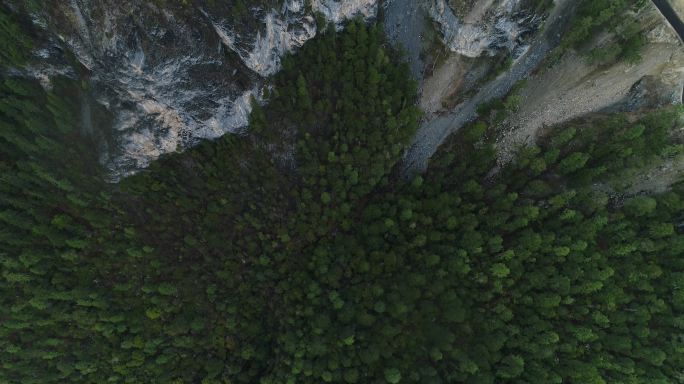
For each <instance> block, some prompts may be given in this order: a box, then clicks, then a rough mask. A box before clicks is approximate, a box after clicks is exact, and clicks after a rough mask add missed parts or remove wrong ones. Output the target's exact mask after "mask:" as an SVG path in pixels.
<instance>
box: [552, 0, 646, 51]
mask: <svg viewBox="0 0 684 384" xmlns="http://www.w3.org/2000/svg"><path fill="white" fill-rule="evenodd" d="M645 3H646V2H645V1H643V0H581V1H580V2H579V5H578V9H577V11H576V14H575V16H574V18H573V20H572V24H571V26H570V29H569V30H568V32H567V33H566V34H565V35H564V37H563V41H562V43H561V45H560V47H559V51H558V52H556V55H559V54H560V53H562V52H564V51H566V50H567V49H568V48H579V47H581V46H582V45H583V44H585V43H587V42H588V41H590V40H592V39H593V38H594V37H595V36H597V35H599V33H600V32H601V31H609V32H611V33H612V34H613V37H612V38H611V39H610V41H609V43H608V44H607V45H606V44H603V45H601V46H599V47H596V48H594V49H592V50H591V51H590V52H589V55H588V56H589V59H590V61H592V62H596V63H599V64H610V63H613V62H615V61H617V60H621V59H624V60H627V61H628V62H636V61H638V60H639V59H640V58H641V56H640V52H641V49H642V48H643V47H644V46H645V45H646V39H645V37H644V34H643V31H642V28H641V24H640V20H639V19H638V16H637V15H636V12H637V11H638V10H639V9H641V8H643V6H644V4H645Z"/></svg>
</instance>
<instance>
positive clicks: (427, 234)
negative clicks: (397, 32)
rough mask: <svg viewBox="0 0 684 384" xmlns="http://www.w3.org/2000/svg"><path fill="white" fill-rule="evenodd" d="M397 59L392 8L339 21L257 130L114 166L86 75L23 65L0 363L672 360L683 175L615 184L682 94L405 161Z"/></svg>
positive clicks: (408, 99)
mask: <svg viewBox="0 0 684 384" xmlns="http://www.w3.org/2000/svg"><path fill="white" fill-rule="evenodd" d="M4 63H5V64H7V62H4ZM396 63H397V56H396V53H395V52H394V51H392V50H391V49H389V48H387V44H386V41H385V40H384V38H383V36H382V34H381V29H380V27H378V26H365V25H363V24H362V23H360V22H352V23H351V24H350V25H349V26H348V28H347V29H346V30H345V31H344V32H339V33H338V32H335V31H334V30H332V29H329V30H328V32H326V33H325V34H323V35H321V36H319V37H317V38H316V39H314V40H313V41H312V42H311V43H308V44H307V45H305V46H304V47H303V48H302V49H301V50H300V52H299V53H298V54H297V55H296V56H292V57H288V58H286V59H285V60H284V61H283V67H284V68H283V71H282V72H281V73H280V74H278V75H276V76H275V78H273V79H272V81H273V85H274V87H273V92H271V95H270V98H269V105H268V106H267V107H262V106H259V105H258V104H255V108H254V111H253V113H252V116H251V123H250V124H251V127H250V128H251V129H250V130H249V133H248V134H245V135H243V136H225V137H223V138H220V139H218V140H216V141H213V142H204V143H201V144H199V145H198V146H197V147H195V148H193V149H192V150H189V151H187V152H185V153H183V154H174V155H170V156H166V157H163V158H162V159H160V160H159V161H157V162H155V163H154V164H152V165H151V167H150V169H148V170H146V171H144V172H141V173H140V174H138V175H136V176H133V177H130V178H128V179H125V180H123V181H122V182H121V183H120V184H117V185H106V184H104V183H102V182H101V181H100V180H101V179H102V175H101V174H100V171H99V170H98V169H93V168H92V167H90V166H87V165H86V164H92V162H91V161H84V159H89V157H94V156H95V154H92V153H90V152H89V150H88V148H89V146H88V145H87V143H86V141H85V140H84V139H83V138H81V137H80V136H79V135H78V132H79V130H78V124H77V123H76V120H74V118H73V117H74V116H78V113H77V110H75V108H76V107H75V104H76V101H77V98H76V97H75V96H74V95H75V94H76V91H75V87H78V86H79V85H78V84H73V82H71V81H68V80H65V79H62V80H61V81H58V82H56V83H55V88H54V89H53V90H52V91H51V92H46V91H44V90H43V89H42V88H40V87H39V86H38V85H37V84H35V83H34V82H31V81H26V80H20V79H16V78H8V77H3V78H2V81H0V97H1V99H0V170H1V171H2V172H1V173H0V179H1V181H2V182H1V183H0V222H2V226H0V265H1V266H2V269H1V273H0V293H1V295H0V319H2V322H0V362H1V363H0V364H1V365H2V369H0V382H8V383H15V382H16V383H63V382H68V383H105V382H111V383H134V382H143V383H148V382H153V383H246V384H253V383H325V382H332V383H391V384H394V383H495V382H496V383H498V382H512V383H525V382H535V383H536V382H539V383H547V382H548V383H564V382H572V383H613V382H615V383H640V382H649V383H650V382H676V380H678V377H679V376H678V375H679V371H680V370H681V367H682V366H684V358H683V357H682V353H681V352H682V348H683V347H682V346H683V345H684V341H683V340H684V336H682V332H681V328H682V327H683V326H684V325H683V324H684V321H683V320H682V319H683V318H684V293H682V290H681V289H680V288H679V287H682V286H684V262H683V261H682V260H684V259H682V252H684V233H682V231H683V229H682V226H681V221H682V217H684V202H683V201H682V199H681V195H682V186H674V187H673V189H672V190H671V191H669V192H666V193H662V194H656V195H641V196H627V197H625V196H624V194H623V193H622V192H620V191H621V189H620V187H621V186H623V184H624V183H625V182H626V181H627V180H628V179H629V176H633V175H635V174H636V173H637V172H639V171H641V170H643V169H645V168H648V167H650V166H652V165H653V164H658V163H659V162H662V160H663V159H667V158H670V157H672V156H676V155H677V154H678V152H679V149H678V148H680V147H678V146H677V143H673V142H672V139H671V138H670V135H669V132H670V131H671V128H672V127H673V125H674V122H675V121H676V118H677V113H678V112H677V111H673V110H662V111H658V112H657V113H653V114H650V115H647V116H644V117H643V118H642V119H640V120H639V121H636V122H634V121H628V120H627V119H626V118H624V117H619V116H618V117H615V118H611V119H604V120H594V121H591V122H590V123H587V124H585V125H579V124H578V125H574V124H573V125H572V126H569V127H565V128H562V129H561V130H560V131H556V132H553V133H554V134H553V136H549V137H543V138H541V140H540V141H539V145H538V146H537V147H532V148H526V149H523V150H521V151H520V154H519V156H518V157H517V159H516V160H515V161H514V162H513V163H511V164H508V165H506V166H502V167H501V168H500V169H499V170H498V172H497V173H496V174H494V173H492V172H491V170H492V168H493V167H494V166H495V165H496V153H495V151H494V150H493V148H492V146H491V145H489V144H488V143H487V141H486V140H485V138H484V137H483V135H484V133H485V130H486V125H485V124H483V123H479V124H476V125H474V126H473V127H470V128H467V129H464V130H462V131H461V132H460V134H461V135H462V137H458V138H456V139H455V141H454V144H452V145H451V146H446V147H445V148H444V150H443V151H442V152H440V153H439V154H438V155H437V156H436V157H435V158H434V159H433V160H432V162H431V166H430V169H429V171H428V172H427V173H426V174H425V175H423V176H420V177H416V178H415V179H413V180H412V181H411V182H407V183H404V182H402V181H401V180H399V178H395V177H393V168H394V167H395V166H396V165H397V164H398V163H399V162H400V157H401V154H402V151H403V150H404V149H405V147H406V145H407V143H408V141H409V139H410V138H411V136H412V135H413V134H414V131H415V128H416V127H417V122H418V118H419V113H418V110H417V109H416V108H415V107H414V106H413V104H414V101H415V86H414V84H412V83H411V82H410V81H408V80H407V79H408V78H409V75H408V71H407V68H406V67H405V65H398V64H396ZM7 65H9V64H7ZM2 73H5V72H2ZM39 106H45V108H41V107H39ZM454 148H457V149H458V151H454V150H453V149H454Z"/></svg>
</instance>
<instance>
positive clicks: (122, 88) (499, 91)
mask: <svg viewBox="0 0 684 384" xmlns="http://www.w3.org/2000/svg"><path fill="white" fill-rule="evenodd" d="M8 1H9V0H8ZM671 2H672V4H673V6H674V7H675V8H676V9H678V10H679V11H681V12H684V1H683V0H671ZM26 3H27V2H23V1H18V0H15V1H10V2H9V4H10V5H11V6H13V7H15V8H17V9H20V8H22V7H23V4H26ZM28 3H30V2H28ZM181 3H182V4H185V5H181ZM186 3H187V4H186ZM243 3H245V2H244V1H243ZM246 3H249V6H247V7H242V8H240V7H238V6H237V5H236V4H237V3H235V2H230V1H227V2H210V1H196V2H193V1H191V0H187V1H184V2H177V1H173V2H172V1H164V0H156V1H139V0H123V1H113V0H64V1H59V2H52V3H51V4H50V6H47V7H34V8H30V7H29V8H28V9H26V8H22V11H23V12H28V13H29V14H30V16H31V20H32V22H33V24H34V26H35V27H36V29H38V30H40V31H41V33H42V35H43V36H44V38H43V39H42V41H41V44H39V45H38V46H37V47H36V48H35V51H34V52H33V54H34V58H35V60H33V62H32V64H31V65H29V66H28V67H27V68H26V69H25V70H24V71H23V72H22V73H15V74H17V75H25V76H32V77H35V78H37V79H39V80H40V81H41V83H42V84H43V85H44V86H45V87H46V88H49V87H51V83H52V81H53V79H54V78H55V77H56V76H68V77H71V78H73V79H74V80H78V81H81V83H83V84H84V89H83V100H82V119H81V120H82V125H83V127H84V130H85V131H86V132H90V133H92V134H93V135H97V136H98V137H100V138H101V140H100V142H101V143H102V148H101V153H102V160H101V161H102V163H103V164H104V165H105V166H106V167H107V168H108V169H109V171H110V174H111V177H112V180H117V179H118V178H120V177H122V176H125V175H128V174H130V173H133V172H135V171H137V170H139V169H141V168H144V167H146V166H147V165H148V164H149V163H150V161H152V160H154V159H156V158H158V157H159V156H161V155H162V154H165V153H169V152H174V151H179V150H183V149H184V148H187V147H189V146H192V145H193V144H195V143H196V142H197V141H199V140H201V139H211V138H216V137H218V136H221V135H223V134H226V133H230V132H239V131H240V130H241V129H243V128H244V127H245V126H246V125H247V123H248V116H249V112H250V110H251V101H252V100H253V99H255V100H257V101H258V100H259V99H260V95H261V94H262V89H263V87H264V84H265V78H267V77H268V76H270V75H272V74H274V73H276V72H277V71H278V69H279V68H280V60H281V57H282V56H283V55H284V54H286V53H288V52H291V51H293V50H296V49H297V48H298V47H300V46H301V45H302V44H304V43H305V42H306V41H308V40H309V39H311V38H313V37H314V36H315V35H316V33H317V30H316V28H317V26H316V20H315V14H316V13H317V12H320V13H321V14H323V15H324V17H325V18H326V19H327V20H329V21H332V22H334V23H336V24H337V25H342V24H343V22H344V21H345V20H347V19H349V18H351V17H355V16H360V17H363V18H367V19H368V18H372V17H375V16H376V14H377V13H378V9H379V8H380V7H382V8H383V9H384V12H383V14H384V20H383V21H384V22H385V26H386V30H387V33H388V36H390V38H391V39H392V40H393V41H394V42H396V43H399V44H402V45H403V46H404V47H405V48H406V51H407V58H408V59H409V61H410V63H411V67H412V70H413V73H414V75H415V76H416V78H417V80H419V82H420V83H421V100H420V104H421V106H422V107H423V109H424V110H425V111H426V119H425V121H424V124H423V127H422V128H421V131H420V132H419V135H418V136H417V138H416V140H415V142H414V144H416V145H417V147H416V148H422V149H420V150H418V151H414V152H416V153H414V154H409V157H411V156H413V155H416V156H417V157H419V158H421V159H420V161H419V162H423V163H426V162H427V159H428V158H429V156H430V155H431V153H432V152H434V150H435V149H436V148H437V146H438V145H439V143H441V141H442V140H444V138H445V137H447V136H448V135H449V133H451V132H453V131H455V130H457V129H459V128H460V127H461V126H462V125H464V124H467V122H468V121H471V120H472V119H473V118H474V117H475V116H476V113H475V109H476V108H475V107H476V105H477V104H478V103H481V102H485V101H487V100H490V99H491V98H498V97H502V96H503V95H505V94H506V93H507V92H508V90H510V88H511V86H512V85H513V84H514V83H515V82H516V81H518V80H521V79H528V80H529V81H528V83H527V86H526V87H524V88H522V90H521V91H520V95H519V96H520V97H521V100H522V102H521V103H520V105H521V107H520V109H519V110H518V111H517V112H515V113H513V114H512V115H511V116H510V117H509V119H508V120H506V122H505V129H504V132H505V133H504V134H502V136H501V138H500V146H501V148H502V150H503V153H508V151H509V149H511V148H513V147H514V146H515V145H518V144H520V143H524V142H529V141H531V140H533V139H534V136H535V134H536V132H537V130H538V129H539V128H540V127H542V126H544V125H552V124H555V123H559V122H563V121H567V120H568V119H572V118H574V117H578V116H582V115H584V114H587V113H590V112H597V111H609V110H618V109H621V110H625V109H632V110H633V109H638V108H647V107H649V106H654V105H662V104H667V103H673V102H681V91H682V85H683V83H684V78H683V75H682V73H683V72H684V70H683V68H684V54H683V52H684V51H683V50H682V48H681V43H680V42H679V41H678V39H677V38H676V36H675V35H674V33H673V32H672V30H670V29H669V26H668V25H667V23H666V22H665V20H664V19H663V17H662V16H661V15H660V14H658V12H657V10H656V9H655V8H654V7H653V6H649V7H646V10H645V11H644V12H643V14H642V15H639V17H640V20H641V24H642V27H643V28H644V30H645V31H646V35H647V36H648V40H649V44H648V46H647V48H646V50H645V52H644V53H643V55H642V56H643V60H642V61H640V62H638V63H633V64H630V63H626V62H617V63H613V64H611V65H609V66H598V65H592V64H590V63H589V62H587V60H585V59H584V58H583V57H582V56H581V55H580V54H578V53H575V52H570V53H568V54H566V55H565V56H564V57H562V58H561V60H560V61H559V62H558V63H557V64H556V65H555V66H553V67H551V68H550V69H544V70H542V71H538V72H537V74H536V75H534V76H531V74H532V73H533V71H534V70H535V69H536V68H537V66H538V64H539V63H540V62H541V61H542V60H543V59H544V57H545V56H546V55H547V54H548V53H549V52H550V51H551V50H552V49H553V47H554V46H555V44H557V43H558V41H559V40H560V39H561V38H562V31H563V25H565V24H566V23H567V20H568V17H567V16H568V15H569V14H570V13H571V10H572V5H573V0H555V7H554V8H553V9H552V10H551V11H550V12H544V11H541V10H538V9H534V8H530V7H529V5H530V4H535V3H537V2H531V1H527V0H450V1H447V0H384V1H381V0H311V1H305V0H258V1H250V2H246ZM208 4H211V5H208ZM541 25H544V28H541ZM431 30H434V31H435V33H437V38H438V40H439V41H440V44H441V47H440V48H439V49H441V50H442V51H443V52H437V53H435V52H430V51H429V49H430V41H428V35H429V32H430V31H431ZM610 39H611V36H610V34H609V33H608V34H605V35H603V36H600V37H598V38H597V39H596V41H595V42H594V44H595V45H596V46H600V44H601V43H602V42H606V41H610ZM432 49H434V47H432ZM430 55H433V56H438V57H437V59H434V57H433V59H434V60H430ZM502 58H508V60H509V64H510V67H508V68H507V67H501V68H498V71H499V72H498V76H497V75H494V76H491V75H490V77H486V76H485V75H486V74H487V72H490V74H491V73H492V72H495V71H496V70H497V65H498V64H496V63H497V61H498V62H499V63H500V62H501V59H502ZM74 63H76V64H74ZM98 114H99V115H103V116H99V115H98ZM423 149H425V150H423Z"/></svg>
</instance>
